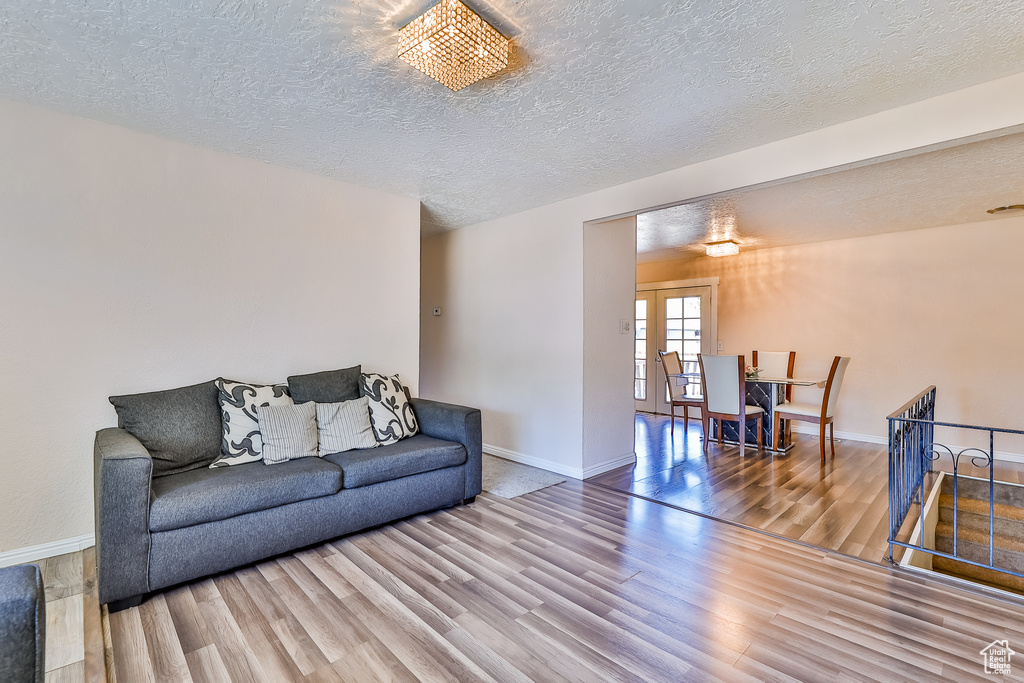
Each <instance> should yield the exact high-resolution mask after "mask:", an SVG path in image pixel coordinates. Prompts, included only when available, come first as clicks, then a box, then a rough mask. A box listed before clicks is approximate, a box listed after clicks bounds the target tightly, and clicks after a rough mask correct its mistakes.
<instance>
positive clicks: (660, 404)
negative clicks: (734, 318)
mask: <svg viewBox="0 0 1024 683" xmlns="http://www.w3.org/2000/svg"><path fill="white" fill-rule="evenodd" d="M711 310H712V309H711V287H710V286H701V287H680V288H676V289H653V290H648V291H641V292H637V293H636V320H635V322H634V331H635V332H634V333H635V335H636V344H635V346H636V349H635V359H634V367H635V370H634V375H633V398H634V399H635V401H636V409H637V410H640V411H644V412H648V413H662V414H668V412H669V401H670V399H669V395H668V386H667V384H666V382H665V379H666V378H665V371H664V370H663V369H662V367H661V363H659V362H658V350H659V349H661V350H663V351H675V352H676V353H678V354H679V358H680V360H682V362H683V372H686V373H691V372H692V373H699V372H700V364H699V363H698V362H697V354H698V353H704V354H711V353H714V347H715V340H714V339H712V335H711ZM673 381H678V382H683V383H685V382H686V380H680V379H675V378H674V379H673ZM685 393H687V394H692V395H696V394H700V379H699V378H698V379H696V380H693V381H691V382H689V383H687V384H686V388H685Z"/></svg>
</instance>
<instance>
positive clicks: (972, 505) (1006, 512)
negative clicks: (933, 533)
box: [939, 492, 1024, 522]
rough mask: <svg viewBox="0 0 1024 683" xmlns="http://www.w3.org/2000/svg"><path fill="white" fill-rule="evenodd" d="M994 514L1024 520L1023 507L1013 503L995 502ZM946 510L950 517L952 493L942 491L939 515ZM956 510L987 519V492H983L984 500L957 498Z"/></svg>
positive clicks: (951, 512) (1003, 517) (1004, 517)
mask: <svg viewBox="0 0 1024 683" xmlns="http://www.w3.org/2000/svg"><path fill="white" fill-rule="evenodd" d="M994 507H995V510H994V512H995V516H996V517H1001V518H1002V519H1012V520H1014V521H1018V522H1024V508H1020V507H1015V506H1013V505H1007V504H1005V503H999V502H997V503H996V504H995V506H994ZM945 512H948V513H949V515H950V519H952V515H953V494H946V493H943V494H942V495H940V496H939V516H940V518H941V516H942V514H943V513H945ZM957 512H958V513H964V512H966V513H969V514H976V515H984V517H985V519H988V512H989V510H988V493H987V492H986V494H985V500H978V499H976V498H964V497H962V496H961V497H959V498H957Z"/></svg>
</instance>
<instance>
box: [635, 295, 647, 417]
mask: <svg viewBox="0 0 1024 683" xmlns="http://www.w3.org/2000/svg"><path fill="white" fill-rule="evenodd" d="M633 331H634V335H635V339H636V341H635V342H634V343H635V345H636V349H635V352H634V357H635V359H636V360H635V361H634V362H633V398H634V399H636V400H637V401H646V400H647V300H646V299H637V300H636V320H635V321H634V323H633Z"/></svg>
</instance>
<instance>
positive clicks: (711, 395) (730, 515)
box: [587, 340, 888, 561]
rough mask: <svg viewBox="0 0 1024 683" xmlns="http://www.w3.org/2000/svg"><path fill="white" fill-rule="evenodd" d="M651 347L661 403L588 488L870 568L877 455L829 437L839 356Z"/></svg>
mask: <svg viewBox="0 0 1024 683" xmlns="http://www.w3.org/2000/svg"><path fill="white" fill-rule="evenodd" d="M670 341H671V340H670ZM657 351H658V350H656V351H655V354H656V355H655V359H656V361H655V362H656V364H657V365H656V366H655V367H657V369H658V371H659V372H658V373H657V374H658V380H659V384H660V387H659V394H663V395H664V398H665V399H666V400H665V403H664V405H663V407H662V406H659V410H658V411H657V412H653V411H652V412H648V411H643V410H639V409H638V410H637V412H636V413H635V419H634V424H635V444H634V448H635V454H636V461H635V463H634V464H632V465H626V466H622V467H618V468H616V469H613V470H609V471H607V472H605V473H602V474H600V475H598V476H595V477H592V478H588V479H587V481H588V482H589V483H594V484H599V485H603V486H607V487H609V488H612V489H615V490H618V491H623V492H627V493H630V494H632V495H635V496H639V497H642V498H645V499H648V500H654V501H657V502H660V503H663V504H666V505H670V506H673V507H677V508H679V509H682V510H686V511H688V512H693V513H696V514H698V515H703V516H706V517H710V518H715V519H721V520H725V521H728V522H731V523H736V524H740V525H742V526H746V527H750V528H754V529H759V530H763V531H767V532H769V533H773V534H776V535H779V536H783V537H786V538H791V539H793V540H798V541H801V542H805V543H809V544H812V545H816V546H820V547H823V548H828V549H832V550H837V551H840V552H843V553H846V554H849V555H853V556H858V557H862V558H863V559H867V560H871V561H879V558H881V557H882V556H883V555H884V553H885V551H886V547H887V546H886V542H885V539H886V532H887V526H886V523H887V510H888V506H887V497H886V473H887V469H886V464H885V463H886V449H885V447H884V446H883V445H881V444H876V443H871V442H866V441H859V440H854V439H851V438H849V437H848V436H847V437H845V438H843V434H842V432H841V433H840V434H839V435H838V436H837V435H836V434H835V433H834V429H835V424H836V420H837V419H839V418H840V410H839V408H840V402H839V398H840V396H841V395H842V393H841V392H842V387H843V384H844V379H846V376H847V369H848V367H849V365H850V357H849V356H843V355H837V356H832V357H831V358H829V357H826V356H822V357H817V355H820V354H817V355H815V356H813V357H812V354H806V356H801V354H800V353H799V352H794V351H762V350H757V351H756V352H750V353H744V354H712V353H702V352H701V353H694V354H692V355H691V354H686V355H684V356H682V358H681V357H680V353H679V352H678V351H677V350H675V349H672V350H668V351H665V350H663V349H662V350H660V351H661V353H658V352H657ZM755 359H756V360H755ZM803 367H806V368H809V369H808V370H807V371H806V374H805V373H804V372H802V371H801V369H802V368H803ZM654 374H655V373H653V372H652V373H651V375H652V377H653V376H654ZM657 398H659V399H661V398H662V396H661V395H659V396H658V397H657Z"/></svg>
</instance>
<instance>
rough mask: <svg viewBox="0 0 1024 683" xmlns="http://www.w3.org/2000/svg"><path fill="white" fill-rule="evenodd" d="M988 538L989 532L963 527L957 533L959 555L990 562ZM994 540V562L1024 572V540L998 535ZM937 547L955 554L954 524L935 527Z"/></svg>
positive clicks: (1001, 566) (974, 560)
mask: <svg viewBox="0 0 1024 683" xmlns="http://www.w3.org/2000/svg"><path fill="white" fill-rule="evenodd" d="M988 540H989V539H988V533H987V532H979V531H976V530H973V529H961V530H960V533H959V534H958V535H957V548H956V554H957V557H960V558H963V559H967V560H971V561H973V562H984V563H985V564H988V559H989V546H988ZM992 540H993V544H994V546H995V547H994V551H993V553H992V555H993V557H992V563H993V564H994V565H995V566H996V567H1000V568H1003V569H1009V570H1010V571H1015V572H1020V573H1024V542H1021V541H1019V540H1017V539H1014V538H1005V537H1003V536H998V535H997V536H995V537H994V538H993V539H992ZM935 549H936V550H938V551H939V552H943V553H948V554H950V555H951V554H953V528H952V525H949V524H939V525H937V526H936V527H935Z"/></svg>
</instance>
